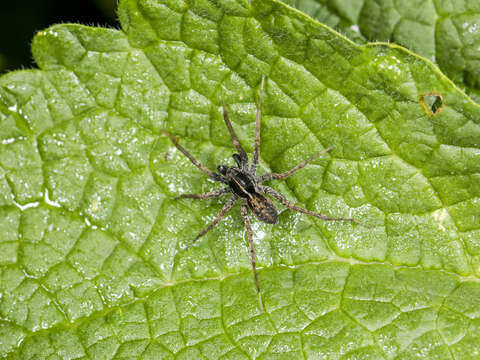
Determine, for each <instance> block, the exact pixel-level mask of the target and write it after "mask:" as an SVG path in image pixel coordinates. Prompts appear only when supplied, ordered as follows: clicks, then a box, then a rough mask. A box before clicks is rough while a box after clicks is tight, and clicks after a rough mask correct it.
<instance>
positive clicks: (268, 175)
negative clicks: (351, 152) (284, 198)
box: [258, 147, 332, 196]
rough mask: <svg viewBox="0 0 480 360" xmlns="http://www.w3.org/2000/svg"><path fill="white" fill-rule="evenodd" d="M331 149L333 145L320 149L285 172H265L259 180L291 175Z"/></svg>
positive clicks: (282, 177)
mask: <svg viewBox="0 0 480 360" xmlns="http://www.w3.org/2000/svg"><path fill="white" fill-rule="evenodd" d="M330 150H332V148H331V147H329V148H328V149H325V150H322V151H319V152H318V153H316V154H315V155H313V156H311V157H309V158H308V159H307V160H305V161H302V162H301V163H300V164H298V165H297V166H295V167H294V168H291V169H290V170H288V171H285V172H283V173H279V174H278V173H271V174H265V175H262V176H259V177H258V182H264V181H270V180H279V179H284V178H286V177H289V176H290V175H293V174H295V173H296V172H297V171H298V170H300V169H302V168H304V167H305V166H306V165H307V164H308V163H309V162H311V161H313V160H315V159H316V158H318V157H319V156H320V155H322V154H325V153H326V152H328V151H330ZM272 196H273V195H272Z"/></svg>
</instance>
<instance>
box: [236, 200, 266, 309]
mask: <svg viewBox="0 0 480 360" xmlns="http://www.w3.org/2000/svg"><path fill="white" fill-rule="evenodd" d="M241 214H242V219H243V223H244V224H245V228H246V229H247V236H248V247H249V249H250V262H251V263H252V270H253V277H254V278H255V286H256V287H257V294H258V305H259V307H260V312H262V313H263V302H262V295H261V293H260V284H259V282H258V275H257V257H256V256H255V249H254V247H253V231H252V226H251V224H250V218H249V217H248V204H247V200H246V199H244V200H243V203H242V208H241Z"/></svg>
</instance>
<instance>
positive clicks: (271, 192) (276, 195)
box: [260, 185, 371, 228]
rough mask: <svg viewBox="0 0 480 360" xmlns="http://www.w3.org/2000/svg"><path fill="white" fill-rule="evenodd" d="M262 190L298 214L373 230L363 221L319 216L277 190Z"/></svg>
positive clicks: (265, 188) (264, 188) (267, 187)
mask: <svg viewBox="0 0 480 360" xmlns="http://www.w3.org/2000/svg"><path fill="white" fill-rule="evenodd" d="M260 188H261V189H262V191H263V192H264V193H265V194H267V195H270V196H272V197H274V198H275V199H277V200H278V201H279V202H280V203H282V204H283V205H285V206H286V207H287V208H289V209H292V210H295V211H298V212H301V213H304V214H307V215H310V216H313V217H316V218H317V219H320V220H325V221H349V222H352V223H355V224H358V225H362V226H365V227H367V228H371V226H370V225H367V224H365V223H363V222H361V221H358V220H355V219H352V218H337V217H330V216H327V215H322V214H319V213H315V212H313V211H310V210H307V209H304V208H301V207H299V206H296V205H294V204H292V203H291V202H290V201H288V200H287V198H286V197H285V196H283V195H282V194H280V193H279V192H278V191H277V190H275V189H272V188H271V187H269V186H262V185H260Z"/></svg>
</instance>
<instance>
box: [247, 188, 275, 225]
mask: <svg viewBox="0 0 480 360" xmlns="http://www.w3.org/2000/svg"><path fill="white" fill-rule="evenodd" d="M250 195H251V196H250V197H249V198H248V199H247V202H248V207H249V208H250V210H252V212H253V214H254V215H255V217H256V218H257V219H258V220H260V221H263V222H264V223H267V224H276V223H277V222H278V212H277V209H275V205H274V204H273V202H272V200H270V199H269V198H267V197H266V196H263V195H262V194H259V193H256V192H254V193H252V194H250Z"/></svg>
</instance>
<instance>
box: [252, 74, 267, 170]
mask: <svg viewBox="0 0 480 360" xmlns="http://www.w3.org/2000/svg"><path fill="white" fill-rule="evenodd" d="M264 84H265V75H263V74H262V81H261V82H260V91H259V93H258V104H257V116H256V119H255V140H254V143H253V160H252V166H251V168H250V169H251V172H252V174H253V175H254V176H255V174H256V173H257V166H258V157H259V155H260V118H261V116H262V114H261V107H262V97H263V85H264Z"/></svg>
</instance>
